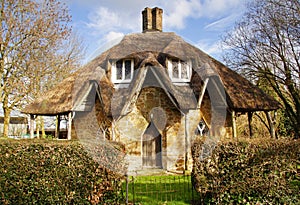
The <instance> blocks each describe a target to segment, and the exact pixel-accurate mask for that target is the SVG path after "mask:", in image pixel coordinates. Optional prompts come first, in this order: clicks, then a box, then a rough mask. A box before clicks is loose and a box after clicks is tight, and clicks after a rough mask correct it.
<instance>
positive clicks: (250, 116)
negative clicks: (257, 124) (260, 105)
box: [248, 112, 253, 138]
mask: <svg viewBox="0 0 300 205" xmlns="http://www.w3.org/2000/svg"><path fill="white" fill-rule="evenodd" d="M252 116H253V113H252V112H248V125H249V136H250V138H252V137H253V130H252V126H251V122H252Z"/></svg>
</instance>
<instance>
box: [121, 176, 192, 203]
mask: <svg viewBox="0 0 300 205" xmlns="http://www.w3.org/2000/svg"><path fill="white" fill-rule="evenodd" d="M128 179H129V186H128V192H129V193H128V199H129V202H135V204H143V205H144V204H146V205H147V204H149V205H150V204H175V205H183V204H191V201H192V200H193V198H194V199H195V198H196V196H197V194H196V192H195V191H192V185H191V176H178V175H176V176H173V175H166V176H137V177H129V178H128ZM124 194H126V184H124Z"/></svg>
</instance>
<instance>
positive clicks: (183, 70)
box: [181, 62, 189, 79]
mask: <svg viewBox="0 0 300 205" xmlns="http://www.w3.org/2000/svg"><path fill="white" fill-rule="evenodd" d="M188 69H189V64H188V63H187V62H181V78H182V79H188V78H189V76H188Z"/></svg>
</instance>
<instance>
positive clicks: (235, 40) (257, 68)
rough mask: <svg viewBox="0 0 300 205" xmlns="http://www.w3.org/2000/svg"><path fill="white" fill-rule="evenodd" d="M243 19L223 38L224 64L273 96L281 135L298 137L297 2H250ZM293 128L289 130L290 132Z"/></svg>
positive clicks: (299, 35) (299, 13) (299, 34)
mask: <svg viewBox="0 0 300 205" xmlns="http://www.w3.org/2000/svg"><path fill="white" fill-rule="evenodd" d="M250 2H251V3H249V5H248V9H247V11H246V12H245V14H244V16H243V18H241V19H240V20H239V21H238V23H237V24H236V26H235V28H234V30H233V31H230V32H229V33H228V35H226V36H225V37H224V45H225V46H227V47H228V48H229V49H228V50H227V53H226V54H225V56H224V60H225V62H226V63H227V64H228V65H229V66H230V67H232V68H235V69H239V70H240V71H241V72H242V73H243V74H244V75H246V77H247V78H248V79H251V80H252V81H253V82H254V83H255V84H257V85H258V86H260V87H261V88H262V89H263V90H264V91H265V92H266V93H268V94H270V95H273V96H274V97H275V98H276V99H277V100H278V101H279V102H280V103H281V104H282V107H283V111H282V115H281V116H280V118H281V117H284V118H286V120H285V127H279V128H284V129H283V132H288V133H289V135H290V136H293V137H294V138H298V137H300V81H299V78H300V58H299V52H300V41H299V39H300V32H299V27H300V2H299V0H254V1H250ZM291 127H292V129H291Z"/></svg>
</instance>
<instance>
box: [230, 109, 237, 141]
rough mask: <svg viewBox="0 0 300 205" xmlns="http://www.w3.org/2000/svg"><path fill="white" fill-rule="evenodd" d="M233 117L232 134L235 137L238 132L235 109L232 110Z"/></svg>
mask: <svg viewBox="0 0 300 205" xmlns="http://www.w3.org/2000/svg"><path fill="white" fill-rule="evenodd" d="M231 118H232V136H233V138H236V137H237V132H236V115H235V111H234V110H232V112H231Z"/></svg>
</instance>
